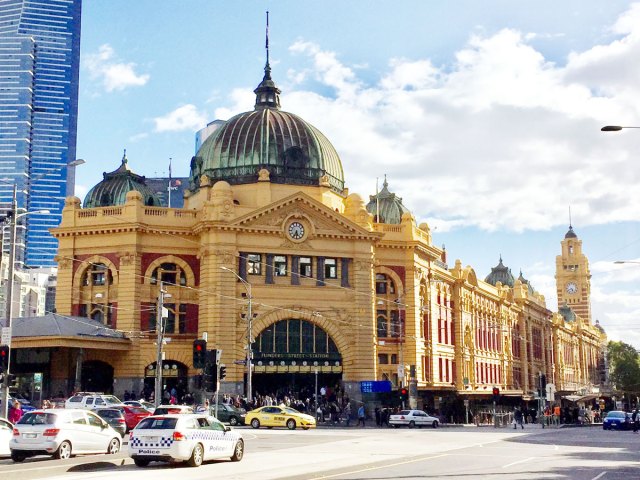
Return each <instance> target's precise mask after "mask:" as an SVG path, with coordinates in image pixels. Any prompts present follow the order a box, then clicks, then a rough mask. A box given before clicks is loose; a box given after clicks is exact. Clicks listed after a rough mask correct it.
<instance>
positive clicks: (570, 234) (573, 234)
mask: <svg viewBox="0 0 640 480" xmlns="http://www.w3.org/2000/svg"><path fill="white" fill-rule="evenodd" d="M564 238H578V235H576V232H574V231H573V227H572V226H571V225H569V231H568V232H567V233H566V234H565V236H564Z"/></svg>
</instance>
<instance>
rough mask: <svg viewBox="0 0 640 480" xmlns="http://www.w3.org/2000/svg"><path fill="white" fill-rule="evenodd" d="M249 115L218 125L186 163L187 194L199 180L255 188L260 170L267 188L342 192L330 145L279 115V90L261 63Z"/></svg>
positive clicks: (305, 126) (339, 168) (300, 121)
mask: <svg viewBox="0 0 640 480" xmlns="http://www.w3.org/2000/svg"><path fill="white" fill-rule="evenodd" d="M254 93H255V94H256V104H255V108H254V110H253V111H250V112H245V113H241V114H239V115H236V116H235V117H233V118H231V119H229V120H227V121H226V122H224V123H223V124H222V125H221V126H220V127H219V128H218V129H217V130H216V131H214V132H213V133H212V134H211V135H210V136H209V138H207V139H206V140H205V141H204V143H203V144H202V146H201V147H200V149H199V150H198V153H196V156H195V157H193V158H192V160H191V173H190V176H189V189H190V190H191V191H196V190H198V188H199V186H200V176H201V175H207V176H208V177H209V178H210V179H212V180H213V181H214V182H215V181H218V180H225V181H226V182H229V183H230V184H232V185H238V184H247V183H256V182H257V181H258V172H259V171H260V170H261V169H267V170H268V171H269V179H270V181H271V182H273V183H284V184H292V185H319V184H320V183H321V182H322V183H326V182H328V185H329V186H330V187H331V188H332V189H333V190H335V191H336V192H342V191H343V190H344V173H343V170H342V162H341V161H340V157H339V156H338V153H337V152H336V150H335V148H333V145H331V143H330V142H329V140H327V138H326V137H325V136H324V135H323V134H322V133H321V132H320V131H319V130H318V129H317V128H315V127H314V126H313V125H311V124H309V123H307V122H305V121H304V120H303V119H301V118H300V117H298V116H297V115H294V114H292V113H288V112H283V111H282V110H280V90H279V89H278V87H276V85H275V83H274V82H273V80H272V79H271V68H270V67H269V64H268V63H267V65H266V67H265V74H264V78H263V79H262V82H261V83H260V85H258V87H257V88H256V89H255V90H254Z"/></svg>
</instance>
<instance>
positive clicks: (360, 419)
mask: <svg viewBox="0 0 640 480" xmlns="http://www.w3.org/2000/svg"><path fill="white" fill-rule="evenodd" d="M364 417H365V414H364V404H362V405H360V407H359V408H358V426H360V422H362V426H363V427H364Z"/></svg>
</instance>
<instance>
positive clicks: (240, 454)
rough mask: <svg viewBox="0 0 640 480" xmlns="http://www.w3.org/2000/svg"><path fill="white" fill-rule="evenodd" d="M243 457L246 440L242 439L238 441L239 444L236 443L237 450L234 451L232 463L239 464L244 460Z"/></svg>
mask: <svg viewBox="0 0 640 480" xmlns="http://www.w3.org/2000/svg"><path fill="white" fill-rule="evenodd" d="M243 456H244V440H242V439H240V440H238V443H236V448H234V449H233V456H232V457H231V461H232V462H239V461H240V460H242V457H243Z"/></svg>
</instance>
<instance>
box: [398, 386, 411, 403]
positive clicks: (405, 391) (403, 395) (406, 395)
mask: <svg viewBox="0 0 640 480" xmlns="http://www.w3.org/2000/svg"><path fill="white" fill-rule="evenodd" d="M408 399H409V390H408V389H406V388H405V387H402V388H401V389H400V400H401V401H403V402H406V401H407V400H408Z"/></svg>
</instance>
